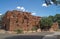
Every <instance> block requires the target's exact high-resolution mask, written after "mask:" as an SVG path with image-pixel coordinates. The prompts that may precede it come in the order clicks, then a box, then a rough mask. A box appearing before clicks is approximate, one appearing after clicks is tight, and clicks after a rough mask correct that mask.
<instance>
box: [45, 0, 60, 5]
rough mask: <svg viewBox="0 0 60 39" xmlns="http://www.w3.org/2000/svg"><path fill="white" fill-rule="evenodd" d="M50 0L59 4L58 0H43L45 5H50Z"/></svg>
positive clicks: (59, 0)
mask: <svg viewBox="0 0 60 39" xmlns="http://www.w3.org/2000/svg"><path fill="white" fill-rule="evenodd" d="M51 1H52V2H53V4H55V5H59V4H60V0H45V3H46V4H47V5H51Z"/></svg>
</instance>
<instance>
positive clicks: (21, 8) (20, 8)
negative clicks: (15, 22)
mask: <svg viewBox="0 0 60 39" xmlns="http://www.w3.org/2000/svg"><path fill="white" fill-rule="evenodd" d="M17 9H18V10H21V11H25V8H24V7H20V6H17Z"/></svg>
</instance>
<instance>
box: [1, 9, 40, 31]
mask: <svg viewBox="0 0 60 39" xmlns="http://www.w3.org/2000/svg"><path fill="white" fill-rule="evenodd" d="M40 19H41V17H39V16H33V15H31V13H30V12H22V11H17V10H13V11H7V12H6V13H5V15H4V17H3V23H2V25H3V26H4V29H5V30H9V31H13V30H17V29H22V30H26V31H27V30H31V29H32V28H33V27H34V26H36V27H37V28H39V25H40V24H39V21H40Z"/></svg>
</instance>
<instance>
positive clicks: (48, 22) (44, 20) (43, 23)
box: [40, 17, 53, 28]
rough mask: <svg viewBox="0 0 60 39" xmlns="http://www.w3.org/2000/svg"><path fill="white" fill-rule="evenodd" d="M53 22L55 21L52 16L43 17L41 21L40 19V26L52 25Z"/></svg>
mask: <svg viewBox="0 0 60 39" xmlns="http://www.w3.org/2000/svg"><path fill="white" fill-rule="evenodd" d="M52 24H53V21H52V19H51V18H48V17H45V18H42V19H41V21H40V27H41V28H42V27H51V26H52Z"/></svg>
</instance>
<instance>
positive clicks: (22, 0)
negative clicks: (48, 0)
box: [0, 0, 60, 16]
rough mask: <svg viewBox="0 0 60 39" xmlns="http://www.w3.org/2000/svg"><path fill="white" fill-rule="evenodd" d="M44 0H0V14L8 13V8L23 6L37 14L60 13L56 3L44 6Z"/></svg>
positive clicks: (13, 8) (14, 8)
mask: <svg viewBox="0 0 60 39" xmlns="http://www.w3.org/2000/svg"><path fill="white" fill-rule="evenodd" d="M43 3H44V1H43V0H0V14H4V13H6V11H8V10H17V9H18V7H23V8H24V9H25V10H26V11H28V12H32V13H33V14H34V15H36V16H49V15H55V14H60V8H58V6H55V5H50V6H48V7H44V6H42V4H43Z"/></svg>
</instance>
